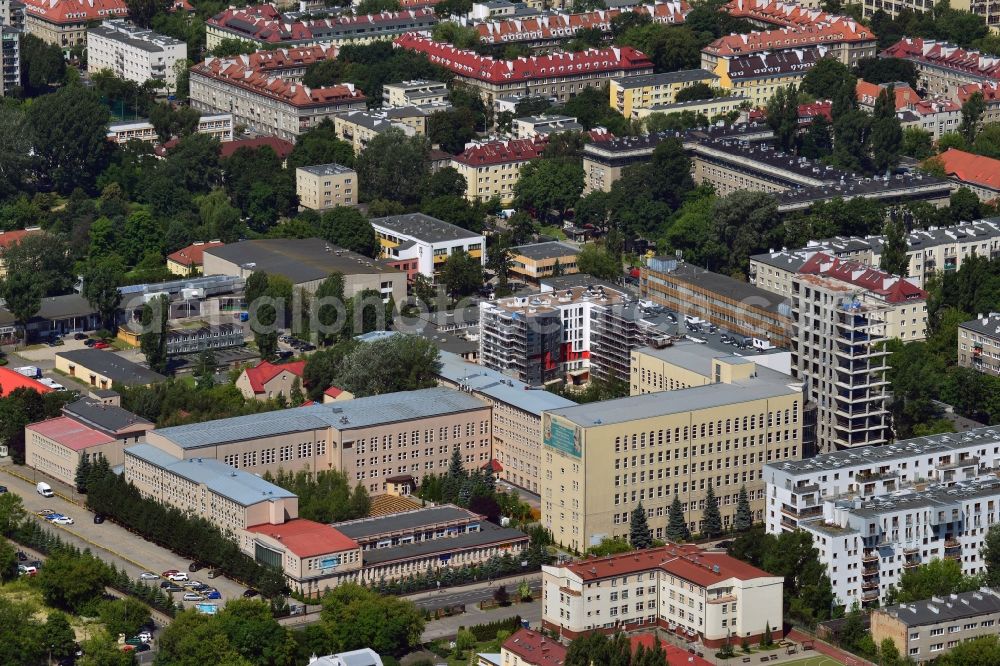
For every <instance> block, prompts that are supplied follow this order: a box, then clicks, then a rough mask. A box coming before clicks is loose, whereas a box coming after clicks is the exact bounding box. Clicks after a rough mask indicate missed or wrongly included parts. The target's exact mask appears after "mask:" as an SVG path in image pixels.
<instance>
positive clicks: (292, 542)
mask: <svg viewBox="0 0 1000 666" xmlns="http://www.w3.org/2000/svg"><path fill="white" fill-rule="evenodd" d="M247 532H252V533H254V534H263V535H265V536H269V537H272V538H274V539H277V540H279V541H280V542H281V544H282V545H283V546H284V547H285V548H287V549H288V550H290V551H292V552H293V553H295V554H296V555H297V556H299V557H300V558H306V557H316V556H317V555H330V554H332V553H341V552H343V551H345V550H353V549H356V548H358V547H359V546H358V542H357V541H355V540H354V539H351V538H350V537H347V536H344V535H343V534H341V533H340V532H338V531H337V530H335V529H334V528H332V527H330V526H329V525H324V524H322V523H317V522H314V521H312V520H306V519H304V518H293V519H292V520H289V521H288V522H285V523H282V524H281V525H271V524H264V525H254V526H253V527H248V528H247Z"/></svg>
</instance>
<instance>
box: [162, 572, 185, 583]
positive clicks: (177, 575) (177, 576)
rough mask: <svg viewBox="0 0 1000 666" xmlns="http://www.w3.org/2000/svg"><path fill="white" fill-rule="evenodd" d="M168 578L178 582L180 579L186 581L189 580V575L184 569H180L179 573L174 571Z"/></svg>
mask: <svg viewBox="0 0 1000 666" xmlns="http://www.w3.org/2000/svg"><path fill="white" fill-rule="evenodd" d="M167 579H169V580H172V581H174V582H175V583H176V582H179V581H185V580H187V579H188V575H187V574H186V573H184V572H183V571H178V572H177V573H172V574H170V575H169V576H167Z"/></svg>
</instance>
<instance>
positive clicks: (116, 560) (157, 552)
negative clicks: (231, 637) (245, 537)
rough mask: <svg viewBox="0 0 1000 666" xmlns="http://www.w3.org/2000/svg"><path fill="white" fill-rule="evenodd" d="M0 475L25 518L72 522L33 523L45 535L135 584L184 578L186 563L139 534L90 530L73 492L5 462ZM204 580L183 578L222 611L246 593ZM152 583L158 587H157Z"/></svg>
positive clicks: (88, 515) (90, 517)
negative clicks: (41, 488)
mask: <svg viewBox="0 0 1000 666" xmlns="http://www.w3.org/2000/svg"><path fill="white" fill-rule="evenodd" d="M0 470H2V474H0V479H2V484H3V485H5V486H7V488H8V489H9V491H10V492H12V493H17V494H18V495H20V496H21V499H22V500H23V502H24V507H25V509H26V510H27V511H28V513H29V514H31V515H35V513H36V512H38V511H41V510H42V509H52V510H53V511H56V512H58V513H61V514H63V515H66V516H69V517H70V518H72V519H73V520H74V521H76V523H75V524H74V525H53V524H52V523H50V522H49V521H47V520H43V519H41V518H37V517H36V518H37V520H38V521H39V522H40V523H41V524H42V525H44V526H46V528H47V529H48V530H49V531H51V532H54V533H56V534H59V536H61V537H62V539H63V540H64V541H67V542H68V543H72V544H75V545H77V546H79V547H81V548H89V549H90V551H91V552H92V553H93V554H94V555H96V556H97V557H100V558H101V559H102V560H104V561H105V562H108V563H110V564H114V565H115V566H116V567H118V568H119V569H120V568H123V567H124V569H125V571H126V572H128V574H129V575H130V576H132V577H134V578H138V577H139V574H140V573H142V572H143V571H152V572H154V573H160V572H161V571H166V570H167V569H178V570H180V571H185V572H187V570H188V565H189V564H191V560H186V559H184V558H182V557H180V556H178V555H176V554H174V553H172V552H170V551H169V550H167V549H166V548H162V547H160V546H157V545H156V544H154V543H150V542H149V541H146V540H145V539H143V538H142V537H141V536H139V535H138V534H133V533H132V532H129V531H128V530H126V529H125V528H123V527H120V526H118V525H116V524H114V523H112V522H108V521H105V522H104V523H102V524H100V525H95V524H94V514H93V513H92V512H90V511H88V510H87V509H85V508H84V507H83V506H81V505H80V504H78V502H80V503H82V502H83V497H82V496H81V495H79V494H77V493H76V492H74V490H73V488H71V487H69V486H67V485H65V484H63V483H60V482H58V481H56V480H55V479H52V478H50V477H48V476H46V475H44V474H41V473H38V472H35V471H34V470H32V469H29V468H26V467H18V466H15V465H13V464H12V463H11V462H10V460H9V459H8V460H5V461H3V462H2V463H0ZM36 479H37V481H45V482H46V483H48V484H49V485H51V486H52V489H53V490H54V491H55V492H56V496H55V497H48V498H46V497H42V496H41V495H39V494H38V493H37V492H36V491H35V485H34V484H35V480H36ZM207 574H208V571H207V570H206V569H202V570H201V571H199V572H197V573H188V576H190V577H191V579H192V580H200V581H201V582H202V583H205V584H206V585H209V586H211V587H215V588H217V589H218V590H219V592H220V593H221V594H222V599H217V600H215V601H213V602H210V603H216V604H219V605H220V606H221V605H224V604H225V602H226V600H227V599H233V598H239V597H242V595H243V591H244V590H245V589H246V587H244V586H243V585H240V584H239V583H237V582H235V581H232V580H229V579H228V578H223V577H221V576H220V577H218V578H215V579H209V578H208V577H207ZM151 582H153V583H154V584H157V585H158V584H159V583H160V582H161V581H159V580H157V581H151ZM173 596H174V600H175V601H180V600H181V597H182V596H183V593H180V592H178V593H174V595H173ZM183 603H184V604H185V605H186V606H192V605H193V603H190V602H183Z"/></svg>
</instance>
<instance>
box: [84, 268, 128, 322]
mask: <svg viewBox="0 0 1000 666" xmlns="http://www.w3.org/2000/svg"><path fill="white" fill-rule="evenodd" d="M124 281H125V270H124V268H123V267H122V265H121V261H120V260H118V259H117V258H116V257H107V258H104V259H100V260H92V261H89V262H87V263H86V265H85V266H84V270H83V297H84V298H86V299H87V302H88V303H90V306H91V307H93V308H94V309H95V310H97V312H98V314H99V315H100V317H101V326H102V327H103V328H105V329H107V330H109V331H111V332H114V331H115V329H116V328H117V327H118V316H117V315H118V306H119V305H121V302H122V295H121V293H120V292H119V291H118V287H119V286H121V285H122V284H123V283H124Z"/></svg>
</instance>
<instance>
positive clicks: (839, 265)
mask: <svg viewBox="0 0 1000 666" xmlns="http://www.w3.org/2000/svg"><path fill="white" fill-rule="evenodd" d="M799 273H800V274H803V275H821V276H823V277H831V278H835V279H837V280H840V281H841V282H846V283H848V284H853V285H855V286H858V287H862V288H864V289H867V290H868V291H871V292H872V293H875V294H878V295H880V296H882V297H883V298H884V299H885V300H886V301H887V302H889V303H903V302H906V301H914V300H921V299H926V298H927V292H926V291H924V290H923V289H921V288H920V287H918V286H917V285H915V284H913V283H912V282H910V281H909V280H907V279H905V278H901V277H899V276H898V275H893V274H892V273H888V272H886V271H883V270H882V269H881V268H874V267H872V266H867V265H865V264H862V263H859V262H857V261H844V260H843V259H840V258H838V257H834V256H831V255H828V254H824V253H822V252H817V253H816V254H814V255H813V256H811V257H809V259H808V260H807V261H806V262H805V263H804V264H802V267H801V268H799Z"/></svg>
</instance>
